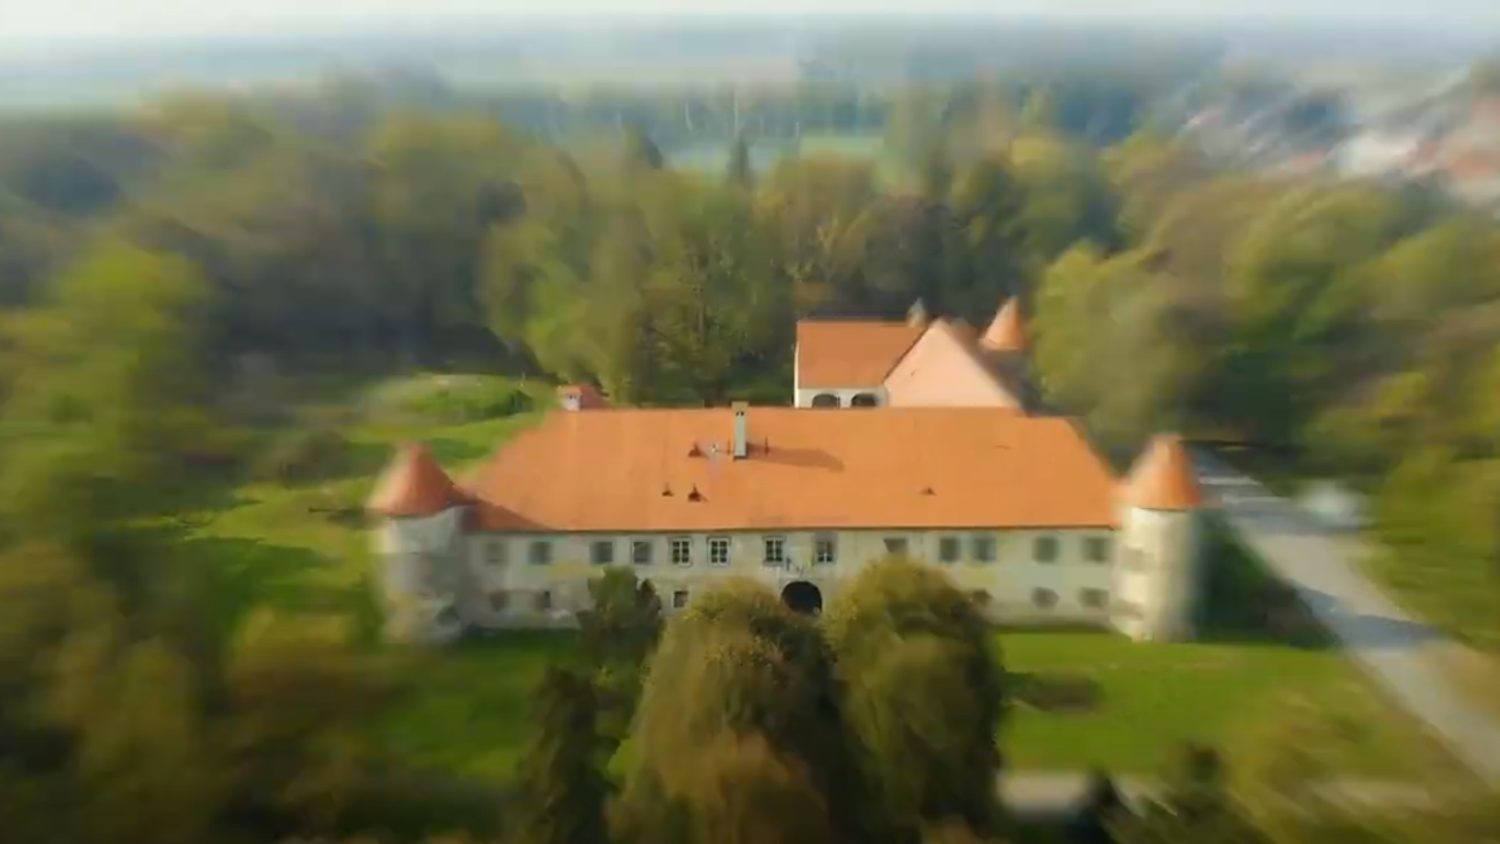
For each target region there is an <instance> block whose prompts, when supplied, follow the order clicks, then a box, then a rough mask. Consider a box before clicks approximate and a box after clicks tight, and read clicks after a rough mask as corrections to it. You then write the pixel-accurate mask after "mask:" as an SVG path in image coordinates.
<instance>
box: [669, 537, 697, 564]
mask: <svg viewBox="0 0 1500 844" xmlns="http://www.w3.org/2000/svg"><path fill="white" fill-rule="evenodd" d="M672 564H673V565H677V566H690V565H692V564H693V540H691V539H688V538H687V537H686V536H674V537H673V538H672Z"/></svg>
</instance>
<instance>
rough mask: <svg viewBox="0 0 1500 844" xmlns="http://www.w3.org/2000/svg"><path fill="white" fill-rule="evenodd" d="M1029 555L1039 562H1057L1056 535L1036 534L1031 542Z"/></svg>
mask: <svg viewBox="0 0 1500 844" xmlns="http://www.w3.org/2000/svg"><path fill="white" fill-rule="evenodd" d="M1031 556H1032V558H1033V559H1035V560H1036V561H1037V562H1039V563H1055V562H1057V537H1055V536H1038V537H1037V538H1036V539H1035V540H1034V541H1033V542H1032V543H1031Z"/></svg>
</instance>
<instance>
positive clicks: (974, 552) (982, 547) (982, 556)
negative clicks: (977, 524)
mask: <svg viewBox="0 0 1500 844" xmlns="http://www.w3.org/2000/svg"><path fill="white" fill-rule="evenodd" d="M970 555H971V557H972V558H973V560H974V562H976V563H993V562H994V561H995V537H993V536H976V537H974V542H973V545H972V547H971V548H970Z"/></svg>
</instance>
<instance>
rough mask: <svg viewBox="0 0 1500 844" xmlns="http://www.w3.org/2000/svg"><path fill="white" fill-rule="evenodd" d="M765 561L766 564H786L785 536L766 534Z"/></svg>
mask: <svg viewBox="0 0 1500 844" xmlns="http://www.w3.org/2000/svg"><path fill="white" fill-rule="evenodd" d="M765 548H766V555H765V563H766V565H768V566H780V565H785V564H786V537H784V536H768V537H766V538H765Z"/></svg>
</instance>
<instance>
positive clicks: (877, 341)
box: [797, 320, 926, 389]
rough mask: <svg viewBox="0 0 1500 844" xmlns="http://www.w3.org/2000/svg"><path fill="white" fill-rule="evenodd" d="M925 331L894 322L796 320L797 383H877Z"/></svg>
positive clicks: (809, 385)
mask: <svg viewBox="0 0 1500 844" xmlns="http://www.w3.org/2000/svg"><path fill="white" fill-rule="evenodd" d="M925 330H926V325H925V324H924V325H908V324H906V323H900V322H854V321H850V322H835V321H826V322H825V321H807V320H804V321H801V322H798V323H797V382H798V385H799V386H801V387H802V388H803V389H821V388H825V387H876V386H879V385H880V382H882V381H884V380H885V377H886V376H887V375H889V374H890V373H891V370H892V369H894V368H895V366H896V363H897V362H898V361H900V360H901V356H902V355H905V354H906V351H907V350H908V349H910V348H911V347H912V344H913V343H916V342H917V338H919V337H921V336H922V332H923V331H925Z"/></svg>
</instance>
